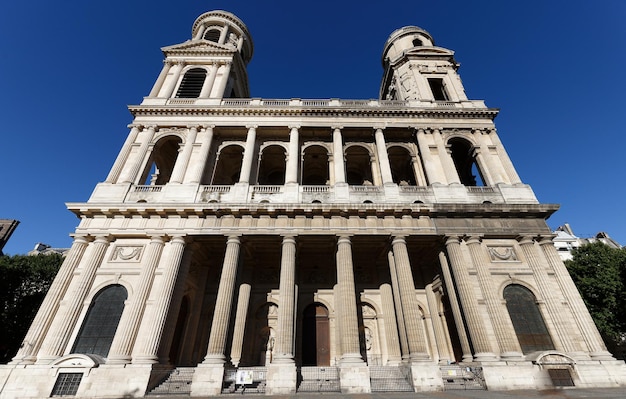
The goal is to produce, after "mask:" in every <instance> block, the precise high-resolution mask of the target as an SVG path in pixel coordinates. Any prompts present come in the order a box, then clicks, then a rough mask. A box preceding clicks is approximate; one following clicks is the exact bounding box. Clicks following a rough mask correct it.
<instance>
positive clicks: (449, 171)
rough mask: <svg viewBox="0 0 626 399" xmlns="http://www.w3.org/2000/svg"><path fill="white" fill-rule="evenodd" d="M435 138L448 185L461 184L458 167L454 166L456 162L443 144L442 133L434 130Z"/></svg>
mask: <svg viewBox="0 0 626 399" xmlns="http://www.w3.org/2000/svg"><path fill="white" fill-rule="evenodd" d="M433 138H434V139H435V144H436V145H437V150H438V153H439V159H440V160H441V166H442V167H443V173H444V175H445V176H446V180H447V183H448V184H452V183H458V184H461V180H460V179H459V174H458V173H457V171H456V166H454V161H453V160H452V157H451V156H450V153H449V152H448V149H447V148H446V145H445V143H444V142H443V137H442V136H441V131H440V130H439V129H433Z"/></svg>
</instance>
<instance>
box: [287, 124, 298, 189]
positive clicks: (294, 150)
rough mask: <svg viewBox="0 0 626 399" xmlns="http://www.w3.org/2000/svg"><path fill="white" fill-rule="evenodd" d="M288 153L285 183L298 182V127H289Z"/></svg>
mask: <svg viewBox="0 0 626 399" xmlns="http://www.w3.org/2000/svg"><path fill="white" fill-rule="evenodd" d="M289 129H291V132H290V133H289V153H288V155H287V170H286V172H285V184H292V183H297V182H298V160H299V159H300V145H299V140H298V127H297V126H291V127H289Z"/></svg>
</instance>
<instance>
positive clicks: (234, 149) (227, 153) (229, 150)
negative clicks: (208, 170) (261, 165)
mask: <svg viewBox="0 0 626 399" xmlns="http://www.w3.org/2000/svg"><path fill="white" fill-rule="evenodd" d="M242 161H243V147H241V146H239V145H229V146H226V147H224V148H222V150H221V151H220V153H219V154H218V160H217V164H216V166H215V171H214V172H213V179H212V182H211V184H214V185H233V184H235V183H237V182H238V181H239V174H240V173H241V162H242Z"/></svg>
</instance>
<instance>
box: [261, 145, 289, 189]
mask: <svg viewBox="0 0 626 399" xmlns="http://www.w3.org/2000/svg"><path fill="white" fill-rule="evenodd" d="M285 161H286V157H285V149H284V148H283V147H281V146H279V145H270V146H268V147H266V148H265V149H264V150H263V153H261V160H260V161H259V177H258V182H259V184H270V185H282V184H285Z"/></svg>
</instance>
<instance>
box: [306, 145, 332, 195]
mask: <svg viewBox="0 0 626 399" xmlns="http://www.w3.org/2000/svg"><path fill="white" fill-rule="evenodd" d="M329 179H330V177H329V175H328V150H327V149H326V148H324V147H322V146H319V145H312V146H310V147H307V148H306V149H305V150H304V154H303V155H302V184H303V185H305V186H322V185H325V184H326V182H327V181H328V180H329Z"/></svg>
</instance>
